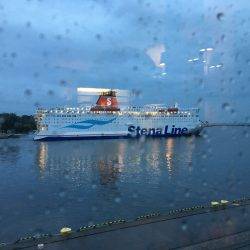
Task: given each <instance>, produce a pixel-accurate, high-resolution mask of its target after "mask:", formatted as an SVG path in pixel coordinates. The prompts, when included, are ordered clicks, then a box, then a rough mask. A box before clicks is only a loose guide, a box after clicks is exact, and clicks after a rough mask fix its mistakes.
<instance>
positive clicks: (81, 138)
mask: <svg viewBox="0 0 250 250" xmlns="http://www.w3.org/2000/svg"><path fill="white" fill-rule="evenodd" d="M191 135H192V134H191V133H189V134H182V135H172V134H168V135H165V134H162V135H148V136H145V135H141V136H131V135H102V136H48V137H43V138H41V139H36V141H64V140H103V139H127V138H140V137H142V136H145V137H154V138H155V137H158V138H159V137H180V136H191ZM193 135H198V134H197V133H193Z"/></svg>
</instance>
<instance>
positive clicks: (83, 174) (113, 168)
mask: <svg viewBox="0 0 250 250" xmlns="http://www.w3.org/2000/svg"><path fill="white" fill-rule="evenodd" d="M191 140H194V139H193V138H192V137H190V138H187V139H185V141H183V139H182V140H180V139H179V138H178V139H176V138H167V139H164V138H162V139H159V138H149V139H146V140H145V139H140V140H100V141H92V142H91V141H81V142H78V141H65V142H57V143H53V142H52V143H51V142H39V144H38V155H37V165H38V166H39V169H40V174H41V177H46V176H54V177H55V178H58V177H59V176H60V178H67V179H71V180H74V181H76V182H79V183H80V182H81V181H84V182H85V181H86V178H88V180H90V179H91V178H96V174H97V173H98V176H99V181H100V184H101V185H109V184H114V183H115V182H116V180H117V179H119V178H123V177H122V172H123V171H125V173H126V174H131V175H136V174H137V173H141V172H143V171H144V170H145V168H146V169H147V171H149V172H151V174H152V176H154V177H155V178H157V176H159V175H161V173H162V172H164V171H165V170H164V169H165V168H167V171H168V175H169V177H171V176H172V175H173V174H174V172H175V168H177V169H178V167H176V166H175V163H177V164H176V165H178V161H179V159H180V158H183V157H184V159H183V162H182V163H184V166H185V164H186V163H190V162H191V161H192V151H193V149H194V142H195V141H192V142H191V143H190V141H191ZM183 142H186V143H183ZM175 147H178V150H176V151H175ZM180 149H181V151H182V155H181V156H180V155H179V153H178V152H180ZM175 153H176V155H175ZM186 165H187V164H186ZM143 169H144V170H143Z"/></svg>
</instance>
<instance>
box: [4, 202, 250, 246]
mask: <svg viewBox="0 0 250 250" xmlns="http://www.w3.org/2000/svg"><path fill="white" fill-rule="evenodd" d="M249 225H250V198H242V199H239V200H233V201H230V202H229V201H227V200H221V201H213V202H211V203H210V204H209V205H197V206H193V207H188V208H181V209H175V210H171V211H168V212H166V213H158V212H153V213H149V214H145V215H141V216H139V217H137V218H135V219H134V220H129V221H126V220H125V219H116V220H113V221H107V222H104V223H100V224H95V225H89V226H83V227H81V228H79V229H73V228H72V229H70V228H68V231H67V230H66V231H65V232H64V233H63V232H62V231H61V233H60V232H59V233H58V234H56V235H49V234H48V235H37V236H27V237H24V238H20V239H18V240H17V241H16V242H15V243H12V244H2V248H1V247H0V248H1V249H119V250H121V249H186V250H187V249H223V248H230V249H234V248H239V247H240V248H241V249H248V247H250V227H249Z"/></svg>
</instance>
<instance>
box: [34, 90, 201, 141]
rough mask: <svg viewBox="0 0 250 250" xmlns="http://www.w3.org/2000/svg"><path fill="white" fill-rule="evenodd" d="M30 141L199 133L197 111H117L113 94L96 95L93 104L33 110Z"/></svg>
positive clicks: (148, 108) (161, 108)
mask: <svg viewBox="0 0 250 250" xmlns="http://www.w3.org/2000/svg"><path fill="white" fill-rule="evenodd" d="M36 121H37V129H38V131H37V133H36V135H35V137H34V140H66V139H94V138H100V139H101V138H131V137H140V136H158V137H160V136H165V137H168V136H182V135H191V134H199V132H200V131H201V129H202V127H203V126H202V122H201V121H200V118H199V109H198V108H191V109H179V108H178V107H177V105H175V106H174V107H167V106H165V105H146V106H143V107H127V108H125V109H120V107H119V104H118V100H117V95H116V91H114V90H109V91H105V92H102V93H100V95H99V98H98V100H97V102H96V104H95V105H92V106H84V107H74V108H70V107H68V108H52V109H41V108H39V109H38V110H37V114H36Z"/></svg>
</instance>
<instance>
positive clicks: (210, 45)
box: [0, 0, 250, 242]
mask: <svg viewBox="0 0 250 250" xmlns="http://www.w3.org/2000/svg"><path fill="white" fill-rule="evenodd" d="M249 11H250V3H248V2H247V1H244V0H239V1H237V2H235V1H232V0H228V1H215V0H202V1H201V0H190V1H188V2H187V1H184V0H178V1H162V0H155V1H153V0H149V1H144V0H138V1H134V0H129V1H101V0H100V1H90V0H89V1H78V0H77V1H67V0H64V1H59V0H54V1H47V0H38V1H35V0H27V1H24V0H20V1H17V0H16V1H7V0H3V1H1V2H0V76H1V77H0V113H1V114H0V180H1V185H0V204H1V206H0V226H1V230H0V241H1V242H13V241H15V240H16V239H18V238H20V237H21V236H24V235H38V234H45V233H52V234H54V233H56V232H58V230H59V229H60V228H62V227H63V226H70V227H72V228H79V227H81V226H83V225H92V224H95V223H99V222H103V221H107V220H111V219H117V218H125V219H128V220H132V219H134V218H136V217H138V216H140V215H142V214H147V213H151V212H161V213H163V212H164V211H169V210H171V209H178V208H182V207H189V206H193V205H196V204H210V202H211V201H216V200H221V199H225V200H234V199H237V198H240V197H248V196H249V190H250V187H249V180H248V177H249V174H250V166H249V162H250V155H249V153H248V151H249V148H250V141H249V135H250V127H249V124H250V109H249V95H250V88H249V80H250V73H249V72H250V71H249V67H250V56H249V54H248V46H249V36H250V34H249V28H250V19H249V15H248V13H249ZM79 88H85V90H84V91H85V92H84V93H86V88H88V89H89V88H96V89H109V90H116V91H118V92H117V93H118V104H119V108H120V107H122V108H125V107H127V106H133V107H135V106H144V105H147V104H153V105H155V107H157V105H162V104H166V105H167V106H168V107H170V108H172V111H170V112H173V113H174V112H175V111H174V110H173V108H177V107H178V108H179V109H182V108H183V109H188V108H199V110H200V117H199V119H200V120H201V121H202V122H203V123H202V124H203V125H204V128H203V129H202V131H201V133H200V134H199V135H191V136H180V137H179V136H178V137H161V138H155V137H150V136H149V137H146V136H142V137H140V138H129V139H100V138H97V139H96V140H89V138H88V140H70V141H65V140H62V141H34V140H33V138H34V135H35V133H36V132H35V130H36V129H37V128H38V126H37V116H35V114H36V110H37V109H40V108H45V109H48V110H49V109H51V108H54V109H55V108H65V109H66V108H69V107H82V106H86V105H91V104H93V105H95V102H96V101H97V99H98V94H95V95H94V94H91V95H85V94H82V93H83V92H81V90H80V89H79ZM124 90H126V91H127V92H122V91H124ZM119 91H120V92H119ZM98 93H99V92H98ZM124 93H125V94H124ZM128 96H129V97H128ZM125 97H126V98H125ZM127 97H128V98H127ZM118 104H115V105H118ZM156 104H157V105H156ZM97 106H98V105H97ZM116 108H117V109H118V106H117V107H116ZM69 112H71V111H70V110H69ZM112 112H113V111H112ZM135 112H137V111H135ZM178 112H179V111H178ZM76 114H77V113H76ZM76 114H75V115H76ZM174 115H175V114H174ZM186 115H188V114H183V116H182V117H181V118H180V119H182V118H185V117H184V116H186ZM58 118H59V119H58V120H53V123H55V125H58V123H59V122H60V120H63V119H66V118H67V117H62V114H61V113H60V114H59V117H58ZM71 118H72V119H71ZM71 118H70V119H71V121H73V119H75V118H76V116H74V117H71ZM74 121H75V120H74ZM180 121H181V120H180ZM77 122H81V121H80V120H77ZM91 122H93V121H91ZM91 122H90V123H89V124H90V125H88V126H90V127H93V128H94V126H96V127H98V126H101V125H100V124H97V125H96V124H94V123H91ZM103 122H104V123H105V122H107V121H106V120H104V121H103ZM126 124H127V123H126ZM129 125H131V124H129V123H128V124H127V126H129ZM132 125H133V124H132ZM67 126H71V123H70V121H69V123H68V124H67ZM74 126H75V125H74ZM77 126H85V125H83V124H80V125H79V124H78V125H77ZM152 126H153V125H152ZM152 126H151V127H150V126H148V127H146V130H145V131H146V132H145V131H144V132H145V133H149V134H150V133H151V132H149V129H150V128H153V129H157V127H156V128H155V127H152ZM41 129H45V130H46V127H43V128H41ZM84 129H85V128H84ZM135 129H136V126H135ZM142 129H143V127H141V130H140V133H141V134H142V133H144V132H141V131H142ZM147 129H148V130H147ZM154 133H155V131H154ZM243 214H245V216H246V214H248V213H247V212H246V211H244V212H243ZM244 218H245V217H244ZM237 223H240V222H239V221H238V222H235V224H234V226H235V227H233V226H232V228H233V229H235V228H237V227H236V224H237ZM190 228H191V225H189V223H187V222H186V221H184V223H183V225H182V227H181V230H183V231H185V232H186V231H190ZM233 229H232V230H233ZM230 230H231V229H230ZM197 231H198V230H197ZM193 238H195V236H193Z"/></svg>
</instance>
